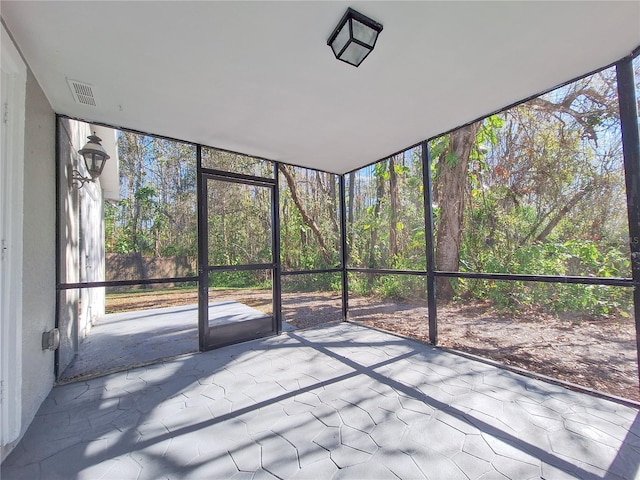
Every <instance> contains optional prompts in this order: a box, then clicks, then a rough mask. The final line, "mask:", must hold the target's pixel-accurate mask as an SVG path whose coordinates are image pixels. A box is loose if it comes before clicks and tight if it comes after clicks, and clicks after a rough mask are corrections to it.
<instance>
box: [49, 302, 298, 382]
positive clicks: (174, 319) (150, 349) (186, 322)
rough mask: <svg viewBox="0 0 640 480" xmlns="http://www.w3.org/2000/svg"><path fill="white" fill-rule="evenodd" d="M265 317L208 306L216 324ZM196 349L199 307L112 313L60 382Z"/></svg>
mask: <svg viewBox="0 0 640 480" xmlns="http://www.w3.org/2000/svg"><path fill="white" fill-rule="evenodd" d="M262 316H264V314H263V313H262V312H260V311H258V310H255V309H253V308H251V307H248V306H247V305H244V304H242V303H239V302H235V301H225V302H214V303H211V304H210V305H209V319H210V322H209V324H210V325H211V326H217V325H221V324H229V323H234V322H241V321H246V320H251V319H254V318H259V317H262ZM282 329H283V331H290V330H293V329H294V327H293V326H292V325H289V324H288V323H286V322H283V325H282ZM197 351H198V306H197V305H184V306H179V307H165V308H154V309H148V310H139V311H134V312H123V313H111V314H108V315H104V316H102V317H101V318H100V319H99V320H98V321H97V322H96V324H95V325H94V326H93V327H92V328H91V330H90V331H89V335H87V337H86V338H84V339H83V340H82V342H81V343H80V348H79V349H78V353H77V355H76V357H75V358H74V360H73V361H72V362H71V364H70V365H69V366H68V367H67V368H66V369H65V371H64V372H62V375H60V378H59V380H60V382H69V381H74V380H78V379H84V378H91V377H95V376H96V375H103V374H105V373H110V372H116V371H122V370H126V369H128V368H131V367H137V366H142V365H148V364H150V363H154V362H157V361H159V360H163V359H167V358H173V357H177V356H180V355H184V354H185V353H191V352H197Z"/></svg>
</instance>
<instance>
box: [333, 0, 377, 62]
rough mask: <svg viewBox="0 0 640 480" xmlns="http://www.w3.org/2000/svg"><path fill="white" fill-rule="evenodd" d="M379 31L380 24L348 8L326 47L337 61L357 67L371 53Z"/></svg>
mask: <svg viewBox="0 0 640 480" xmlns="http://www.w3.org/2000/svg"><path fill="white" fill-rule="evenodd" d="M381 31H382V25H381V24H379V23H378V22H374V21H373V20H371V19H370V18H369V17H366V16H364V15H363V14H361V13H360V12H356V11H355V10H354V9H353V8H349V9H347V12H346V13H345V14H344V16H343V17H342V20H340V23H338V26H337V27H336V28H335V30H334V31H333V33H332V34H331V36H330V37H329V40H328V41H327V45H329V46H330V47H331V49H332V50H333V54H334V55H335V56H336V58H337V59H338V60H342V61H343V62H346V63H348V64H350V65H353V66H355V67H357V66H358V65H360V64H361V63H362V61H363V60H364V59H365V58H367V55H369V54H370V53H371V51H372V50H373V47H375V45H376V40H377V39H378V35H379V34H380V32H381Z"/></svg>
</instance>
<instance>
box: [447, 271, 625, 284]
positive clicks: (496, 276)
mask: <svg viewBox="0 0 640 480" xmlns="http://www.w3.org/2000/svg"><path fill="white" fill-rule="evenodd" d="M435 275H436V277H445V278H476V279H480V280H511V281H513V280H515V281H520V282H545V283H567V284H568V283H571V284H582V285H602V286H612V287H633V280H632V279H631V278H618V277H611V278H606V277H576V276H573V277H565V276H560V275H528V274H513V273H480V272H443V271H436V272H435Z"/></svg>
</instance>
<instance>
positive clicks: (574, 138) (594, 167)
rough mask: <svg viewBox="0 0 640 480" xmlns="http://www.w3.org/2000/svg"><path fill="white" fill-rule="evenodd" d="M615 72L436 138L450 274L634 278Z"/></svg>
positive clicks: (441, 261)
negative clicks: (457, 272)
mask: <svg viewBox="0 0 640 480" xmlns="http://www.w3.org/2000/svg"><path fill="white" fill-rule="evenodd" d="M616 88H617V85H616V72H615V68H609V69H607V70H604V71H602V72H599V73H596V74H594V75H591V76H589V77H586V78H584V79H581V80H578V81H576V82H573V83H571V84H569V85H567V86H564V87H562V88H559V89H557V90H554V91H552V92H550V93H548V94H545V95H543V96H541V97H539V98H535V99H533V100H531V101H528V102H525V103H523V104H521V105H518V106H516V107H513V108H511V109H509V110H507V111H505V112H503V113H500V114H497V115H494V116H491V117H488V118H486V119H485V120H482V121H479V122H476V123H473V124H471V125H468V126H466V127H463V128H461V129H459V130H456V131H454V132H453V133H451V134H448V135H446V136H443V137H440V138H437V139H435V140H433V141H431V142H430V145H429V147H430V151H431V156H432V159H433V160H432V161H433V172H432V175H433V190H434V195H433V197H434V205H433V207H434V216H435V221H436V229H435V234H436V266H437V269H438V270H443V271H471V272H491V273H513V274H534V275H568V276H597V277H629V276H630V263H629V257H630V254H629V246H628V238H629V230H628V224H627V211H626V197H625V183H624V168H623V158H622V147H621V133H620V120H619V110H618V99H617V89H616Z"/></svg>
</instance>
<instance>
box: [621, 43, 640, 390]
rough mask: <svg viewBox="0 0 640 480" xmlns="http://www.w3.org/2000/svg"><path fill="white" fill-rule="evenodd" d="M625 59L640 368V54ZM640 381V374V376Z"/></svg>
mask: <svg viewBox="0 0 640 480" xmlns="http://www.w3.org/2000/svg"><path fill="white" fill-rule="evenodd" d="M634 53H635V55H631V56H629V57H626V58H623V59H622V60H621V61H620V62H618V63H617V65H616V74H617V81H618V105H619V109H620V129H621V131H622V156H623V161H624V178H625V183H626V194H627V215H628V217H629V247H630V250H631V278H632V281H633V308H634V314H635V323H636V354H637V358H638V365H640V134H639V133H638V107H637V103H636V102H637V100H636V86H635V74H634V72H633V59H634V57H635V56H637V55H638V54H640V51H636V52H634ZM638 379H639V380H640V372H639V374H638Z"/></svg>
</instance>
